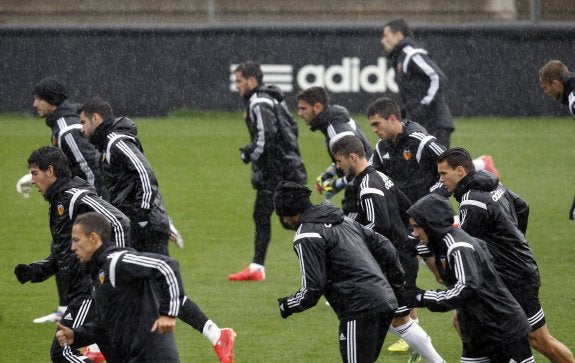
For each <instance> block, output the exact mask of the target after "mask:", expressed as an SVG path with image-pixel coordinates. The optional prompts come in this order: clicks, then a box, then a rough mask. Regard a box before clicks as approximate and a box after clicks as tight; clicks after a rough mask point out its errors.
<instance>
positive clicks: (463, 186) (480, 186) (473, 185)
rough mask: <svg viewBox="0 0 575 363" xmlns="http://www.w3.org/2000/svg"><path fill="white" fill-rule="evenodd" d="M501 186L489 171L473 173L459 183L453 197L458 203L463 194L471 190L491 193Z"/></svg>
mask: <svg viewBox="0 0 575 363" xmlns="http://www.w3.org/2000/svg"><path fill="white" fill-rule="evenodd" d="M498 186H499V178H497V176H496V175H494V174H491V173H489V172H487V171H484V170H480V171H472V172H471V173H469V174H467V175H466V176H465V177H464V178H463V179H461V180H460V181H459V183H457V186H456V187H455V190H454V191H453V196H454V197H455V199H456V200H457V201H458V202H461V198H462V197H463V194H465V193H467V191H468V190H470V189H477V190H481V191H484V192H490V191H492V190H495V189H497V187H498Z"/></svg>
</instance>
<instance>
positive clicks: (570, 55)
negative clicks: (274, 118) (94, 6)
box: [0, 24, 575, 116]
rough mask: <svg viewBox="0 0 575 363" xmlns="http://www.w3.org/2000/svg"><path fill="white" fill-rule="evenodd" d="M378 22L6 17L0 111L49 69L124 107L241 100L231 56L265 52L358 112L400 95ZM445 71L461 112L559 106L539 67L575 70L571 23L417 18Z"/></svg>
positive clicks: (276, 70)
mask: <svg viewBox="0 0 575 363" xmlns="http://www.w3.org/2000/svg"><path fill="white" fill-rule="evenodd" d="M380 37H381V24H361V25H339V24H338V25H336V24H332V25H322V26H313V27H312V26H287V25H285V26H284V25H276V26H269V25H268V26H263V25H261V26H258V25H252V26H242V27H239V26H215V27H193V26H190V27H163V28H152V29H144V28H126V27H111V28H110V27H108V28H93V27H81V28H77V27H64V28H34V27H31V28H30V27H26V28H24V27H9V26H4V27H0V70H1V72H0V112H6V111H17V112H18V111H27V110H31V104H32V101H33V99H32V94H31V93H32V89H33V86H34V84H35V83H36V82H38V81H39V80H41V79H42V78H44V77H46V76H55V77H57V78H58V79H60V80H61V81H62V82H63V83H64V84H65V85H66V86H67V88H68V90H69V93H70V99H71V100H72V101H76V102H84V101H86V100H87V99H88V98H90V97H93V96H101V97H104V98H105V99H107V100H109V101H110V102H111V104H112V106H113V108H114V110H115V113H116V114H117V115H132V116H138V115H140V116H141V115H162V114H166V113H168V112H170V111H172V110H176V109H179V108H199V109H239V108H241V100H240V99H239V96H238V94H237V92H235V89H234V87H233V69H234V66H235V65H236V64H238V63H240V62H242V61H245V60H254V61H259V62H260V63H261V64H262V68H263V70H264V73H265V78H264V81H265V82H266V83H269V84H276V85H278V86H280V87H281V88H282V89H283V90H284V91H285V92H286V94H287V96H288V102H289V103H290V105H291V106H292V107H294V106H295V100H294V96H295V95H296V94H297V92H298V91H300V90H301V89H304V88H307V87H309V86H312V85H320V86H325V87H326V88H327V89H328V90H329V91H330V93H331V95H332V99H333V103H340V104H342V105H344V106H346V107H347V108H349V109H350V110H351V111H353V112H363V111H364V110H365V107H366V106H367V105H368V104H369V102H371V101H372V100H374V99H376V98H377V97H381V96H389V97H393V98H396V99H398V95H397V85H396V84H395V82H394V75H395V74H394V70H393V69H392V68H391V67H390V66H389V65H388V63H387V61H386V59H385V56H384V54H383V50H382V47H381V45H380ZM414 37H415V39H416V40H418V41H420V42H422V43H423V44H424V46H425V48H426V49H427V50H428V51H429V53H430V55H431V57H432V58H433V59H434V61H435V62H436V63H437V64H438V65H439V66H440V67H442V69H443V70H444V72H445V74H446V75H447V77H448V79H449V85H448V87H449V91H448V95H449V104H450V106H451V109H452V112H453V114H454V115H456V116H472V115H498V116H537V115H564V114H565V112H566V110H564V109H562V108H561V106H560V105H558V104H556V103H555V102H554V101H552V100H550V99H547V98H545V97H543V94H542V92H541V91H540V90H539V88H538V85H537V79H536V76H537V70H538V69H539V68H540V67H541V66H542V65H543V64H544V63H545V62H546V61H547V60H549V59H560V60H563V61H564V62H565V63H566V64H567V65H568V66H569V67H570V69H571V68H573V69H575V47H573V44H575V43H574V41H575V25H573V24H555V25H551V24H538V25H532V24H509V25H479V24H476V25H458V26H455V25H454V26H450V25H445V26H438V25H434V26H418V27H414Z"/></svg>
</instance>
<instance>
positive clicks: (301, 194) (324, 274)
mask: <svg viewBox="0 0 575 363" xmlns="http://www.w3.org/2000/svg"><path fill="white" fill-rule="evenodd" d="M310 194H311V190H309V189H308V188H306V187H304V186H301V185H299V184H296V183H292V182H281V184H280V185H279V186H278V188H277V189H276V192H275V195H274V205H275V210H276V213H277V214H278V216H279V217H280V221H281V223H282V225H283V226H284V227H285V228H287V229H292V230H296V234H295V236H294V240H293V248H294V251H295V253H296V255H297V256H298V258H299V266H300V271H301V276H302V280H301V281H302V286H301V288H300V289H299V290H298V291H297V292H296V293H294V294H292V295H290V296H286V297H283V298H280V299H278V303H279V308H280V313H281V316H282V318H287V317H288V316H290V315H292V314H293V313H300V312H302V311H304V310H307V309H309V308H311V307H313V306H315V305H316V304H317V302H318V300H319V298H320V297H321V296H322V295H323V296H325V298H326V299H327V301H328V302H329V304H330V306H331V307H332V308H333V310H334V311H335V313H336V315H337V317H338V319H339V321H340V323H339V343H340V352H341V357H342V360H343V362H349V363H352V362H365V363H367V362H369V363H371V362H375V361H376V360H377V357H378V356H379V353H380V351H381V347H382V345H383V342H384V339H385V336H386V334H387V331H388V329H389V325H390V323H391V320H392V318H393V315H394V311H395V309H396V308H397V299H396V297H395V295H397V296H403V289H404V281H405V280H404V279H405V276H404V273H403V269H402V268H401V263H400V262H399V258H398V255H397V251H396V249H395V248H394V247H393V244H392V243H391V242H390V241H389V240H388V239H387V238H385V237H383V236H382V235H380V234H378V233H375V232H374V231H372V230H370V229H368V228H366V227H364V226H362V225H360V224H359V223H358V222H356V221H354V220H352V219H351V218H349V217H346V216H345V215H344V214H343V211H342V210H341V209H339V208H337V207H335V206H334V205H333V204H331V203H330V202H329V201H324V202H323V203H322V204H321V205H318V206H314V205H312V204H311V201H310V199H309V196H310ZM394 293H395V295H394Z"/></svg>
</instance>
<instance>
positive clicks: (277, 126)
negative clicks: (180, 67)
mask: <svg viewBox="0 0 575 363" xmlns="http://www.w3.org/2000/svg"><path fill="white" fill-rule="evenodd" d="M234 73H235V77H236V88H237V90H238V91H239V94H240V96H241V97H243V100H244V103H245V107H246V109H245V113H244V118H245V122H246V126H247V127H248V131H249V134H250V143H249V144H247V145H246V146H244V147H242V148H240V158H241V159H242V161H243V162H244V163H246V164H249V163H251V168H252V186H253V188H254V189H255V190H256V200H255V205H254V210H253V219H254V223H255V236H254V256H253V259H252V262H251V263H250V265H249V266H248V267H246V268H245V269H244V270H242V271H240V272H238V273H234V274H231V275H229V276H228V280H230V281H261V280H264V279H265V277H266V275H265V268H264V262H265V258H266V254H267V249H268V246H269V243H270V239H271V220H270V219H271V215H272V213H273V210H274V207H273V193H274V190H275V188H276V186H277V185H278V183H279V182H280V181H281V180H289V181H293V182H296V183H300V184H305V183H307V173H306V170H305V166H304V164H303V160H302V158H301V155H300V152H299V146H298V140H297V138H298V129H297V124H296V123H295V121H294V120H293V118H292V116H291V114H290V112H289V110H288V108H287V104H286V102H285V100H284V97H283V94H282V92H281V90H280V89H279V88H277V87H275V86H268V85H266V84H264V83H263V72H262V70H261V68H260V65H259V64H257V63H254V62H245V63H242V64H240V65H238V66H237V68H236V69H235V71H234Z"/></svg>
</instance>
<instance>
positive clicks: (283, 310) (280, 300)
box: [278, 297, 292, 319]
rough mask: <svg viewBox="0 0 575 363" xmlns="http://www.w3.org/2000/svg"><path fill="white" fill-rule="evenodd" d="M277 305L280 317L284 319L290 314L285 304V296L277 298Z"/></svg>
mask: <svg viewBox="0 0 575 363" xmlns="http://www.w3.org/2000/svg"><path fill="white" fill-rule="evenodd" d="M278 305H279V307H280V314H281V316H282V318H284V319H285V318H287V317H288V316H290V315H291V314H292V312H291V311H290V309H289V307H288V304H287V297H280V298H278Z"/></svg>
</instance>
